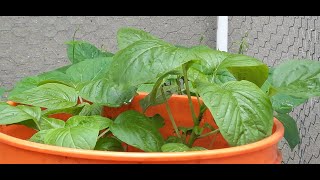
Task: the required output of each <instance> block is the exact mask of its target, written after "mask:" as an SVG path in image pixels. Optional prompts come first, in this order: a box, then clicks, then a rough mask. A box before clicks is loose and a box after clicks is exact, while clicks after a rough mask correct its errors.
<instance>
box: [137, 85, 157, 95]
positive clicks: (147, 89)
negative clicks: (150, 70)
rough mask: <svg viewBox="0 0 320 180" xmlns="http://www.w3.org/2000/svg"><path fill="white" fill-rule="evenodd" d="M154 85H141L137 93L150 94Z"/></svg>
mask: <svg viewBox="0 0 320 180" xmlns="http://www.w3.org/2000/svg"><path fill="white" fill-rule="evenodd" d="M153 86H154V84H141V85H140V86H139V87H138V89H137V92H146V93H150V92H151V91H152V89H153Z"/></svg>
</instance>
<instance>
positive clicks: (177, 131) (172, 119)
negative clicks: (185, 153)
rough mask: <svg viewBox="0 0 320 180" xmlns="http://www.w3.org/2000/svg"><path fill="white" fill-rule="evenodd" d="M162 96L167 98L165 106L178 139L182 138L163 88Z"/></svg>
mask: <svg viewBox="0 0 320 180" xmlns="http://www.w3.org/2000/svg"><path fill="white" fill-rule="evenodd" d="M161 94H162V97H163V98H165V100H166V101H165V105H166V110H167V112H168V115H169V119H170V121H171V124H172V126H173V129H174V131H175V132H176V134H177V136H178V138H181V136H180V133H179V130H178V127H177V125H176V122H175V121H174V118H173V115H172V112H171V109H170V106H169V103H168V100H167V99H166V96H165V94H164V90H163V87H162V86H161Z"/></svg>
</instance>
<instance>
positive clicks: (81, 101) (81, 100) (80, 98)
mask: <svg viewBox="0 0 320 180" xmlns="http://www.w3.org/2000/svg"><path fill="white" fill-rule="evenodd" d="M79 100H80V104H82V103H83V99H82V97H80V96H79Z"/></svg>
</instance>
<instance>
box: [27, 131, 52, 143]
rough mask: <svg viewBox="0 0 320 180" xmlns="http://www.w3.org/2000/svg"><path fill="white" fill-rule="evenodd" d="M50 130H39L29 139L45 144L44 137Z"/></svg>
mask: <svg viewBox="0 0 320 180" xmlns="http://www.w3.org/2000/svg"><path fill="white" fill-rule="evenodd" d="M48 132H49V130H42V131H38V132H37V133H35V134H34V135H33V136H32V137H31V138H30V139H29V141H31V142H35V143H41V144H44V137H45V136H46V134H47V133H48Z"/></svg>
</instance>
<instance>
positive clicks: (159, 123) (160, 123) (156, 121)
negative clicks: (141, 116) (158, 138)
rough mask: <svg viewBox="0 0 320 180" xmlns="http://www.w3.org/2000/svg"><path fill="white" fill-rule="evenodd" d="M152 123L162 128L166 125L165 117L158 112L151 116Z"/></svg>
mask: <svg viewBox="0 0 320 180" xmlns="http://www.w3.org/2000/svg"><path fill="white" fill-rule="evenodd" d="M150 120H151V123H152V124H153V126H154V127H155V128H157V129H160V128H162V127H163V126H164V119H163V117H161V115H160V114H156V115H154V116H152V117H150Z"/></svg>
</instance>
